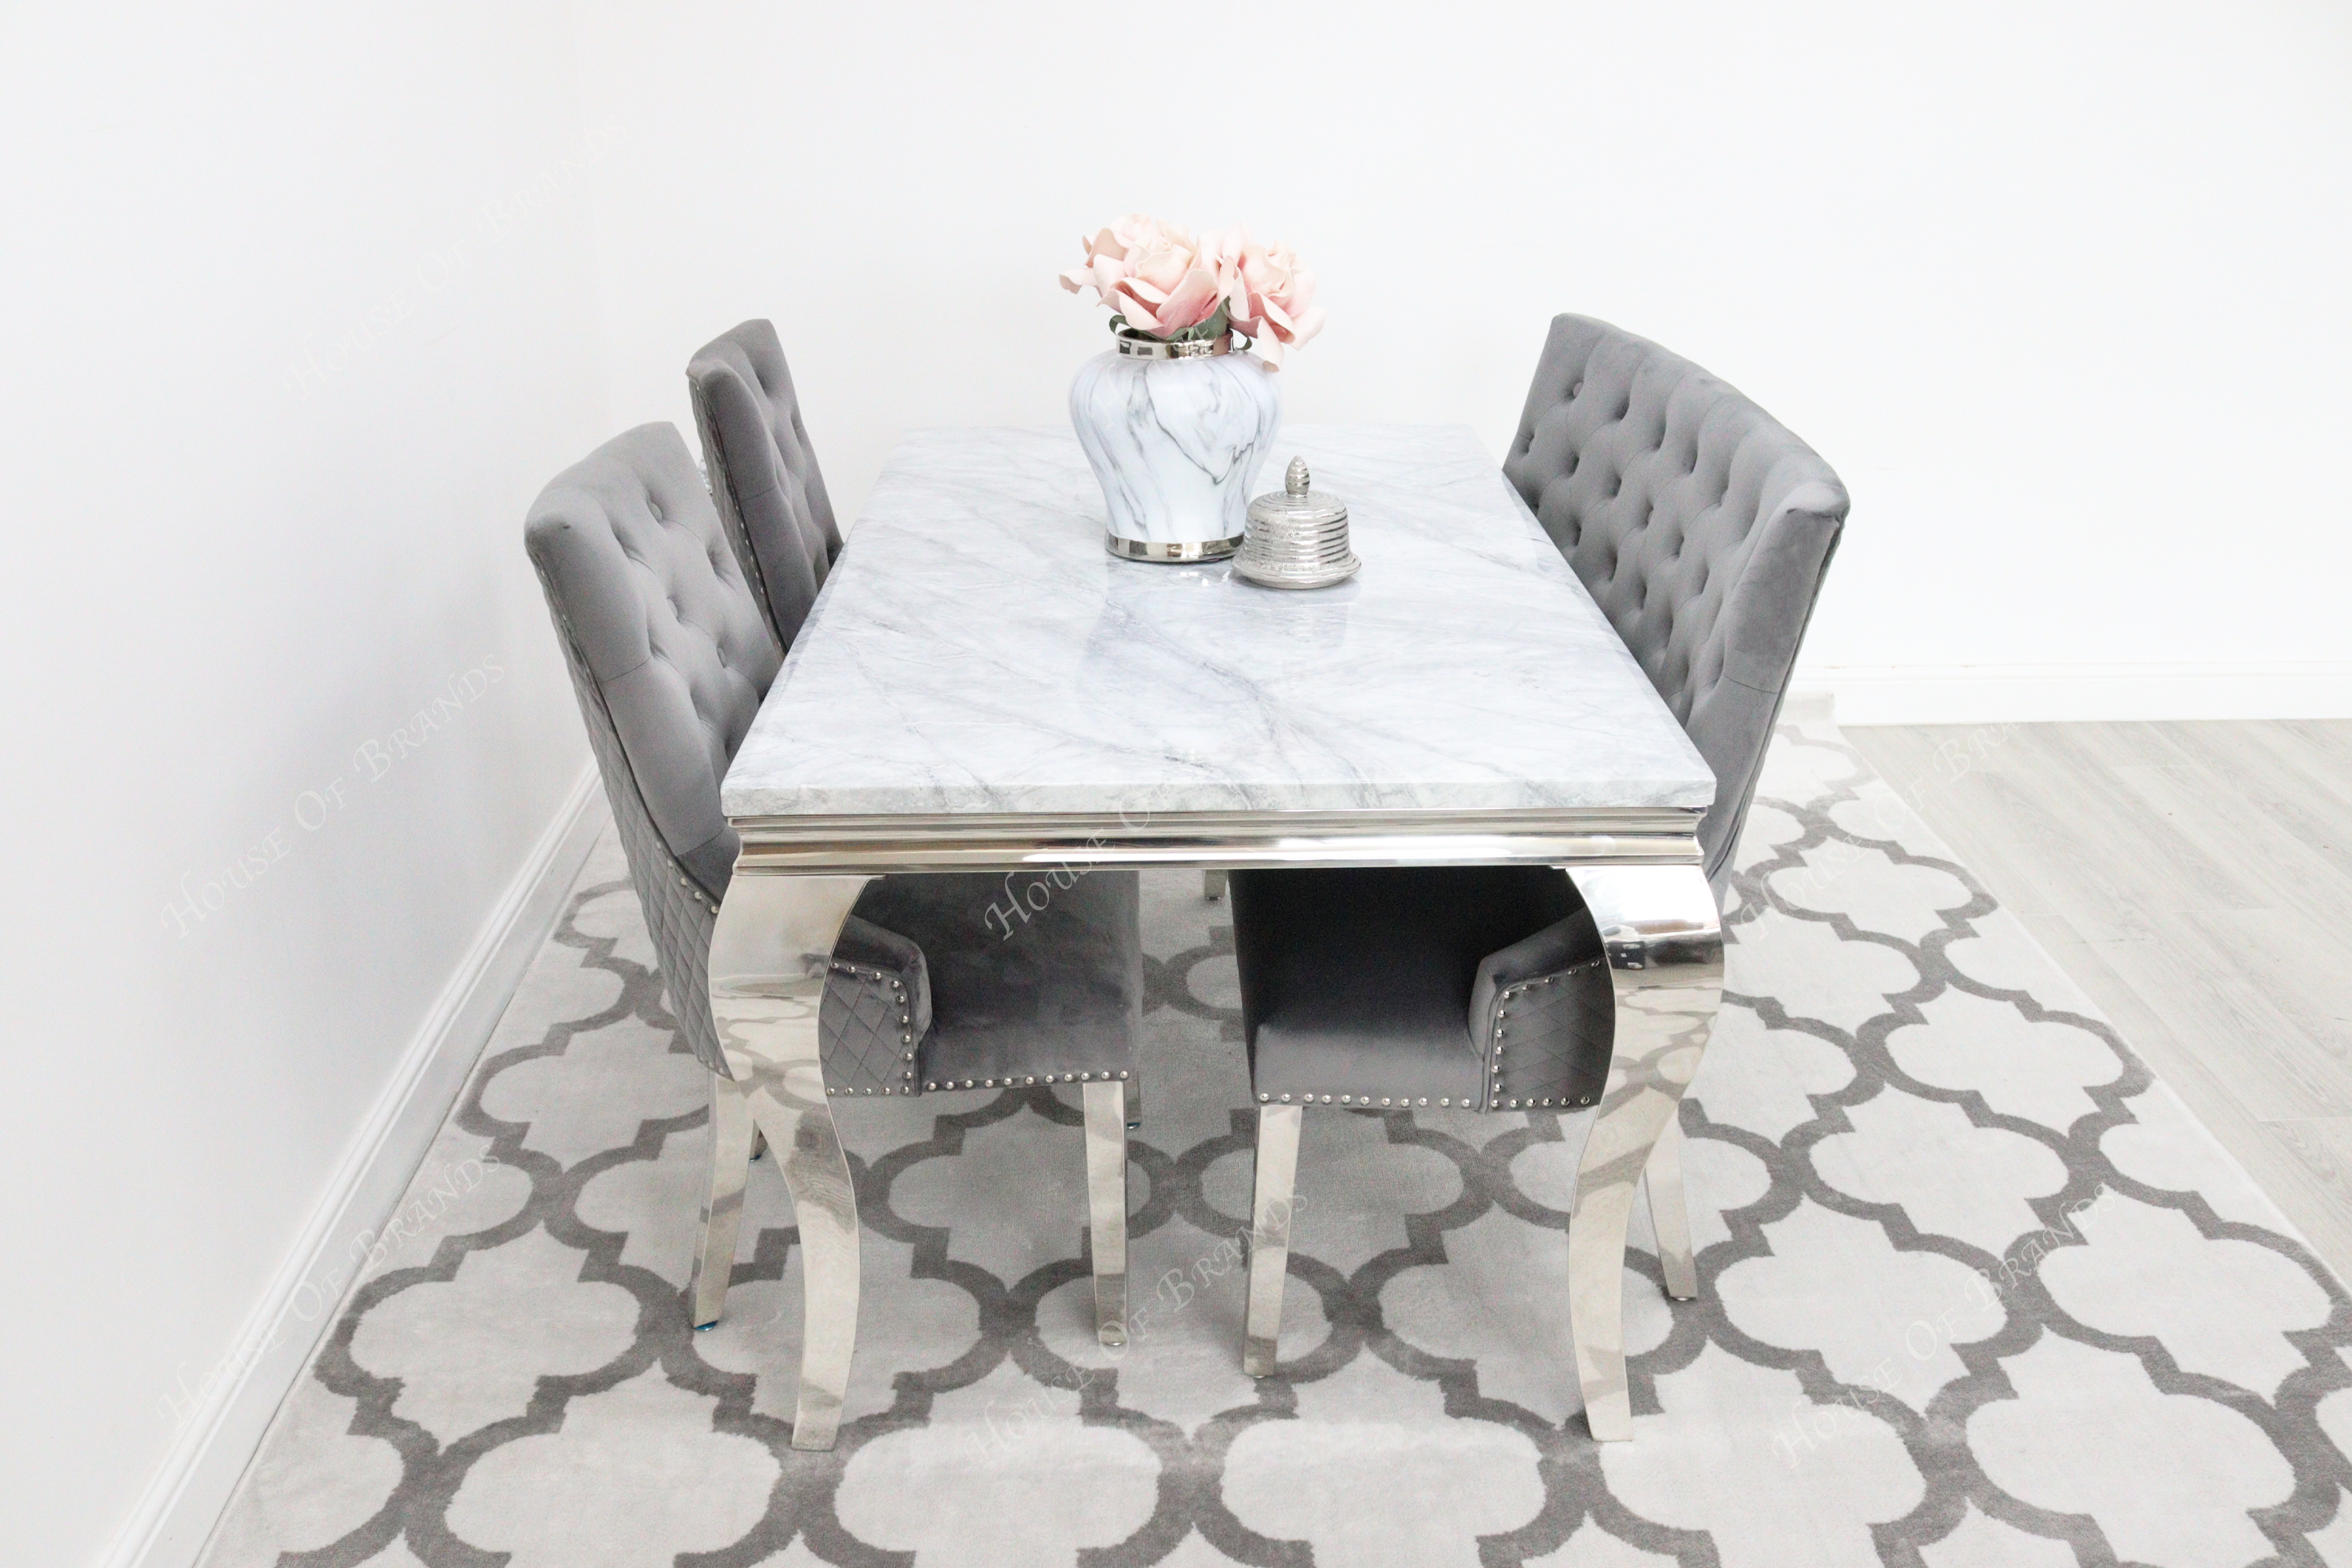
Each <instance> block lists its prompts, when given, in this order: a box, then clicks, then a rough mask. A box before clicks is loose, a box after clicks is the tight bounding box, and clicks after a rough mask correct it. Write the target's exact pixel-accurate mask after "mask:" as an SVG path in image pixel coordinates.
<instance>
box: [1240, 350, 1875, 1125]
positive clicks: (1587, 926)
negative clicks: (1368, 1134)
mask: <svg viewBox="0 0 2352 1568" xmlns="http://www.w3.org/2000/svg"><path fill="white" fill-rule="evenodd" d="M1503 471H1504V474H1505V475H1506V476H1507V478H1508V479H1509V480H1510V482H1511V484H1512V486H1513V487H1514V488H1515V489H1517V491H1518V493H1519V496H1520V497H1521V499H1522V500H1525V501H1526V502H1527V503H1528V507H1529V508H1530V509H1531V510H1533V511H1534V513H1535V515H1536V518H1537V521H1538V522H1540V523H1541V524H1542V526H1543V528H1544V531H1546V532H1547V533H1549V535H1550V536H1551V538H1552V540H1553V541H1554V542H1556V543H1558V544H1559V548H1560V551H1561V552H1562V553H1563V554H1565V555H1566V556H1567V557H1568V560H1569V563H1570V565H1571V566H1572V567H1574V569H1575V571H1576V574H1577V575H1578V576H1579V577H1580V578H1581V579H1582V580H1583V581H1584V584H1585V586H1586V587H1587V588H1589V589H1590V590H1591V594H1592V596H1593V598H1594V599H1595V600H1596V601H1597V602H1598V603H1599V604H1600V605H1601V609H1602V611H1603V612H1604V613H1606V614H1607V616H1609V619H1610V622H1611V624H1612V625H1613V626H1615V627H1616V628H1617V632H1618V635H1619V636H1621V637H1623V638H1624V640H1625V645H1626V646H1627V647H1629V648H1631V649H1632V650H1633V656H1634V658H1636V659H1638V660H1639V661H1640V662H1641V665H1642V668H1643V669H1644V670H1645V671H1647V672H1648V674H1649V677H1650V679H1651V682H1652V683H1653V684H1654V686H1656V688H1657V689H1658V694H1659V695H1660V696H1661V697H1663V698H1664V700H1665V701H1666V705H1667V706H1668V707H1669V708H1671V709H1672V710H1674V714H1675V718H1676V719H1678V720H1680V721H1682V724H1683V727H1684V729H1685V731H1688V733H1689V735H1690V737H1691V740H1692V742H1693V743H1695V744H1696V746H1697V747H1698V750H1699V753H1700V754H1701V755H1702V756H1704V757H1705V758H1706V762H1707V765H1708V766H1709V767H1711V768H1713V769H1714V770H1715V776H1716V780H1717V791H1716V804H1715V805H1714V807H1713V809H1711V810H1710V811H1709V812H1708V813H1707V815H1706V818H1705V819H1704V820H1703V821H1702V823H1701V824H1700V828H1699V842H1700V847H1701V849H1702V851H1703V852H1704V855H1705V861H1706V871H1707V875H1708V878H1709V879H1710V880H1713V881H1715V882H1716V883H1717V886H1718V887H1719V886H1720V885H1721V880H1722V878H1723V876H1724V873H1725V869H1726V868H1727V864H1728V862H1729V859H1730V855H1731V849H1732V846H1733V845H1734V844H1735V843H1736V842H1737V841H1738V834H1739V825H1740V823H1741V821H1742V820H1743V819H1744V818H1745V817H1746V816H1747V814H1748V801H1749V799H1750V797H1752V796H1753V795H1754V794H1755V790H1756V775H1757V773H1758V770H1759V767H1760V766H1761V764H1762V763H1763V758H1764V747H1765V743H1766V742H1767V741H1768V740H1769V738H1770V736H1771V730H1772V722H1773V720H1774V718H1775V717H1776V716H1777V714H1778V713H1779V710H1780V697H1781V692H1782V690H1783V689H1785V687H1786V686H1787V684H1788V679H1789V671H1790V667H1791V666H1792V665H1793V664H1794V663H1795V662H1796V658H1797V645H1798V643H1799V642H1800V641H1801V639H1802V637H1803V636H1804V630H1805V623H1806V620H1807V619H1808V617H1810V616H1811V614H1812V607H1813V600H1814V597H1815V595H1817V594H1818V593H1819V591H1820V588H1821V583H1822V574H1823V573H1824V572H1826V571H1827V570H1828V567H1829V562H1830V556H1831V553H1832V552H1833V551H1834V550H1835V549H1836V547H1837V541H1838V535H1839V531H1840V530H1841V529H1842V528H1843V525H1844V521H1845V514H1846V493H1845V487H1844V486H1843V485H1841V484H1840V483H1839V482H1838V479H1837V476H1836V475H1835V474H1833V473H1832V472H1831V471H1830V468H1829V465H1828V464H1826V463H1824V462H1822V459H1821V458H1818V457H1816V456H1815V455H1814V454H1813V452H1812V450H1811V448H1810V447H1807V446H1806V445H1805V444H1804V443H1803V442H1802V441H1800V440H1798V439H1797V437H1794V436H1792V435H1790V433H1789V432H1788V431H1787V430H1786V429H1784V428H1782V427H1781V426H1780V424H1779V423H1778V422H1776V421H1775V420H1774V419H1773V418H1772V416H1770V415H1769V414H1767V413H1765V412H1764V411H1763V410H1762V409H1761V408H1759V407H1757V406H1756V405H1754V404H1753V403H1750V402H1749V401H1748V399H1747V398H1745V397H1742V396H1741V395H1739V394H1738V392H1736V391H1734V390H1732V388H1730V387H1728V386H1727V385H1725V384H1723V383H1722V382H1720V381H1717V379H1716V378H1715V377H1713V376H1711V375H1709V374H1706V372H1705V371H1703V370H1701V369H1699V368H1698V367H1697V366H1696V365H1695V364H1692V363H1690V362H1689V361H1687V360H1685V359H1680V358H1677V357H1676V356H1675V355H1673V354H1671V353H1667V352H1666V351H1665V350H1664V349H1662V348H1660V347H1658V345H1657V344H1655V343H1653V342H1647V341H1645V340H1643V339H1642V338H1637V337H1635V336H1633V334H1632V333H1630V332H1622V331H1618V330H1617V329H1616V328H1614V327H1612V326H1608V325H1606V324H1604V323H1602V322H1600V321H1591V320H1589V319H1588V318H1586V317H1582V316H1561V317H1559V318H1558V319H1557V320H1555V321H1553V322H1552V325H1551V336H1550V338H1549V341H1548V342H1546V343H1545V345H1544V352H1543V357H1542V359H1541V361H1540V362H1539V363H1538V365H1537V368H1536V376H1535V384H1534V385H1533V386H1532V387H1531V388H1530V389H1529V391H1528V401H1527V409H1526V412H1525V413H1524V414H1523V415H1522V416H1521V418H1520V422H1519V430H1518V435H1517V438H1516V439H1514V440H1513V442H1512V443H1511V451H1510V456H1509V457H1508V458H1507V459H1506V460H1505V462H1504V464H1503ZM1229 885H1230V888H1231V890H1232V896H1233V912H1234V945H1235V948H1236V950H1237V957H1238V960H1239V963H1240V965H1241V979H1242V987H1241V991H1242V1015H1243V1033H1244V1038H1245V1040H1246V1041H1247V1043H1248V1049H1249V1053H1250V1064H1251V1075H1252V1087H1253V1089H1254V1090H1255V1092H1257V1093H1261V1094H1263V1093H1272V1094H1274V1095H1276V1096H1277V1097H1279V1096H1280V1095H1282V1094H1284V1093H1307V1092H1312V1093H1314V1094H1316V1095H1317V1097H1318V1103H1320V1097H1321V1096H1322V1095H1323V1094H1325V1093H1333V1094H1335V1097H1336V1094H1338V1093H1346V1094H1349V1095H1352V1096H1354V1097H1356V1099H1357V1101H1358V1103H1361V1102H1362V1100H1363V1098H1364V1097H1365V1096H1367V1095H1369V1096H1370V1097H1372V1099H1373V1100H1374V1102H1375V1103H1377V1102H1378V1101H1379V1100H1380V1099H1381V1097H1389V1098H1398V1097H1402V1096H1406V1095H1410V1096H1412V1097H1413V1099H1415V1100H1419V1099H1420V1098H1421V1097H1423V1096H1424V1095H1426V1096H1428V1097H1430V1098H1431V1099H1432V1100H1436V1099H1437V1098H1439V1097H1441V1096H1442V1097H1444V1098H1446V1099H1448V1100H1451V1101H1452V1102H1453V1103H1455V1104H1463V1103H1475V1104H1476V1105H1479V1106H1480V1107H1482V1108H1492V1107H1494V1106H1496V1105H1497V1104H1500V1105H1504V1106H1507V1107H1508V1106H1513V1105H1517V1103H1519V1102H1520V1101H1523V1100H1533V1101H1534V1102H1535V1103H1537V1104H1538V1105H1543V1104H1549V1103H1551V1102H1553V1101H1555V1100H1557V1101H1559V1103H1562V1104H1569V1105H1577V1104H1584V1103H1589V1097H1591V1096H1594V1095H1597V1094H1598V1093H1599V1089H1600V1085H1601V1081H1602V1079H1603V1078H1604V1077H1605V1075H1606V1071H1607V1068H1608V1047H1609V1038H1610V1036H1611V1034H1612V1032H1613V1029H1614V1011H1613V1009H1614V1002H1613V999H1612V988H1611V984H1610V980H1609V975H1608V973H1607V971H1606V968H1605V967H1604V965H1603V963H1601V942H1600V937H1599V934H1598V932H1597V931H1594V929H1593V925H1592V918H1591V915H1590V914H1588V913H1586V912H1585V910H1584V909H1583V906H1582V902H1581V900H1579V899H1578V898H1577V896H1576V893H1575V891H1574V889H1573V888H1572V887H1570V884H1569V882H1568V879H1566V877H1565V876H1563V875H1561V874H1560V873H1559V872H1557V871H1529V870H1527V869H1525V868H1507V867H1485V868H1478V867H1472V868H1443V869H1407V870H1384V871H1323V870H1262V871H1235V872H1234V874H1233V877H1232V879H1231V881H1230V884H1229ZM1506 1013H1508V1015H1509V1017H1508V1019H1506V1017H1505V1015H1506ZM1465 1097H1466V1098H1465Z"/></svg>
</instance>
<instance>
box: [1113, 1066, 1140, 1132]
mask: <svg viewBox="0 0 2352 1568" xmlns="http://www.w3.org/2000/svg"><path fill="white" fill-rule="evenodd" d="M1119 1088H1120V1089H1122V1090H1124V1091H1125V1099H1126V1100H1127V1126H1128V1131H1130V1132H1131V1131H1134V1130H1135V1129H1136V1128H1139V1127H1140V1126H1142V1125H1143V1075H1142V1074H1141V1073H1139V1072H1138V1073H1133V1074H1130V1075H1129V1076H1128V1077H1126V1078H1123V1079H1120V1080H1119Z"/></svg>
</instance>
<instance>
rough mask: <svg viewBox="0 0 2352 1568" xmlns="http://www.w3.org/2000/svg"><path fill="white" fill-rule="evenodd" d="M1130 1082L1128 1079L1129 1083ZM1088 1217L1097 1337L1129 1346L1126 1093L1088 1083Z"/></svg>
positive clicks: (1113, 1084)
mask: <svg viewBox="0 0 2352 1568" xmlns="http://www.w3.org/2000/svg"><path fill="white" fill-rule="evenodd" d="M1132 1081H1133V1080H1132V1079H1129V1082H1132ZM1082 1087H1083V1088H1084V1089H1085V1095H1086V1106H1087V1224H1088V1226H1090V1228H1091V1229H1092V1232H1093V1239H1094V1254H1095V1337H1096V1338H1097V1339H1098V1340H1100V1341H1101V1342H1103V1343H1104V1344H1107V1345H1114V1346H1116V1345H1123V1344H1125V1343H1127V1089H1126V1086H1125V1085H1123V1084H1120V1083H1118V1082H1111V1083H1088V1084H1086V1085H1083V1086H1082Z"/></svg>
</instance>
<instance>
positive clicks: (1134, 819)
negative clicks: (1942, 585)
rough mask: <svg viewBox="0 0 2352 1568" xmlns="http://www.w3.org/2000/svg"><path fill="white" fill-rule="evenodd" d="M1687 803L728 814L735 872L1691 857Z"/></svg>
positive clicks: (1694, 849) (1688, 862)
mask: <svg viewBox="0 0 2352 1568" xmlns="http://www.w3.org/2000/svg"><path fill="white" fill-rule="evenodd" d="M1703 815H1704V814H1703V813H1702V812H1700V811H1699V810H1696V809H1685V808H1680V807H1661V808H1657V809H1643V810H1622V809H1621V810H1594V809H1582V808H1562V809H1558V810H1537V811H1529V810H1508V811H1486V812H1460V811H1412V810H1398V811H1348V812H1279V813H1257V812H1222V811H1221V812H1155V813H1138V814H1132V815H1129V816H1125V817H1121V816H1089V815H1075V814H1074V815H1045V814H1037V815H1027V816H980V815H978V814H973V813H961V812H960V813H953V814H947V815H940V816H924V815H918V814H914V813H905V814H892V815H887V816H739V817H735V818H733V819H732V822H733V825H734V827H735V830H736V832H737V833H738V834H740V836H741V838H742V846H743V847H742V852H741V857H740V859H739V861H738V863H737V869H738V870H739V871H743V870H749V871H752V872H755V873H757V872H769V873H774V872H804V873H807V872H823V871H853V872H854V871H864V872H866V873H869V874H871V873H875V872H881V871H921V870H935V871H954V870H995V869H1003V870H1019V869H1022V868H1026V867H1030V866H1066V865H1088V866H1136V867H1143V866H1161V867H1174V868H1185V867H1191V868H1244V867H1259V866H1463V865H1561V864H1565V863H1568V862H1572V861H1607V862H1610V863H1612V864H1615V865H1621V866H1695V865H1697V864H1698V863H1699V860H1700V854H1699V847H1698V824H1699V818H1700V817H1701V816H1703Z"/></svg>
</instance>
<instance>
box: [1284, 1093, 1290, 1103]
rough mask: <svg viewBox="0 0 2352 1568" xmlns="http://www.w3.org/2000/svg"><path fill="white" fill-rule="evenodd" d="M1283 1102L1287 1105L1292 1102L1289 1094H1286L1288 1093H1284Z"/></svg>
mask: <svg viewBox="0 0 2352 1568" xmlns="http://www.w3.org/2000/svg"><path fill="white" fill-rule="evenodd" d="M1282 1103H1283V1104H1285V1105H1288V1104H1289V1103H1290V1096H1288V1095H1284V1096H1283V1097H1282Z"/></svg>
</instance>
